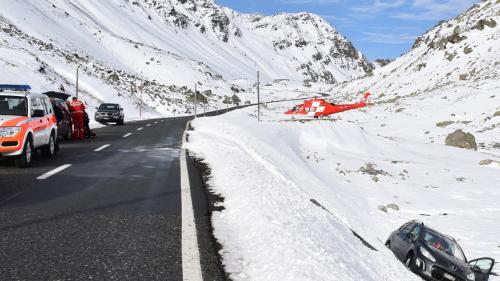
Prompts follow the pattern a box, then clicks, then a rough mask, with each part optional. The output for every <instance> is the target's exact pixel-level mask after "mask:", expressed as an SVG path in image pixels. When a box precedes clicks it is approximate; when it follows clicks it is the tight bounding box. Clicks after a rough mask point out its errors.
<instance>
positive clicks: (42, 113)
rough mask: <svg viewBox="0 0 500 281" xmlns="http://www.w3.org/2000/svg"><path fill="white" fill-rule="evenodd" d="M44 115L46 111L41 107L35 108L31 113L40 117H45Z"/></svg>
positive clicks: (32, 115) (35, 116)
mask: <svg viewBox="0 0 500 281" xmlns="http://www.w3.org/2000/svg"><path fill="white" fill-rule="evenodd" d="M44 116H45V112H44V111H43V110H41V109H35V110H33V112H32V113H31V117H34V118H40V117H44Z"/></svg>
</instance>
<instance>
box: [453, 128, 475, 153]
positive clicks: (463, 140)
mask: <svg viewBox="0 0 500 281" xmlns="http://www.w3.org/2000/svg"><path fill="white" fill-rule="evenodd" d="M446 145H447V146H454V147H459V148H465V149H473V150H477V143H476V138H475V137H474V135H472V134H471V133H467V132H464V131H462V130H456V131H455V132H453V133H451V134H449V135H448V136H447V137H446Z"/></svg>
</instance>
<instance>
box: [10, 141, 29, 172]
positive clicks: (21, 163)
mask: <svg viewBox="0 0 500 281" xmlns="http://www.w3.org/2000/svg"><path fill="white" fill-rule="evenodd" d="M33 152H34V149H33V143H32V141H31V139H30V138H27V139H26V142H25V143H24V148H23V153H22V154H21V156H20V157H19V158H17V159H16V160H15V161H14V163H15V164H16V167H18V168H28V167H29V166H30V165H31V160H32V159H33Z"/></svg>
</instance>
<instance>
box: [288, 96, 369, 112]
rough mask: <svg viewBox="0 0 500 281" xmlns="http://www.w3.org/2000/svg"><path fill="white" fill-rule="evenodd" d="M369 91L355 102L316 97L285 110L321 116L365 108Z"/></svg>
mask: <svg viewBox="0 0 500 281" xmlns="http://www.w3.org/2000/svg"><path fill="white" fill-rule="evenodd" d="M369 96H370V93H369V92H366V93H365V94H364V96H363V98H362V99H361V101H359V102H357V103H353V104H334V103H330V102H327V101H326V100H325V99H321V98H314V99H310V100H306V101H304V103H303V104H299V105H295V106H294V107H293V108H292V109H290V110H288V111H287V112H285V114H286V115H305V116H309V117H314V118H319V117H321V116H328V115H331V114H335V113H339V112H343V111H347V110H352V109H358V108H363V107H366V106H368V105H371V104H370V103H368V97H369Z"/></svg>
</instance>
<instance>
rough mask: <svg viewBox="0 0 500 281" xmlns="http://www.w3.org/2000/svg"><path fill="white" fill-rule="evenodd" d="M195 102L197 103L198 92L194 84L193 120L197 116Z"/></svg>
mask: <svg viewBox="0 0 500 281" xmlns="http://www.w3.org/2000/svg"><path fill="white" fill-rule="evenodd" d="M197 101H198V91H197V90H196V84H194V118H196V116H197V115H198V114H197V113H198V105H197Z"/></svg>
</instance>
